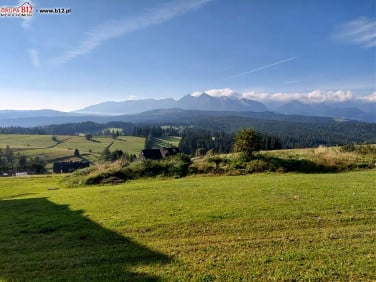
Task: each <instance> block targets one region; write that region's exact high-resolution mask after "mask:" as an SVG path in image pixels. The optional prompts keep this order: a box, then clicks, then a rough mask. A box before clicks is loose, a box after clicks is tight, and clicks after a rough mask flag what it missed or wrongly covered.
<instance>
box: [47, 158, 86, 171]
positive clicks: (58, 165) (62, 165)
mask: <svg viewBox="0 0 376 282" xmlns="http://www.w3.org/2000/svg"><path fill="white" fill-rule="evenodd" d="M89 165H90V164H89V162H83V161H79V162H73V161H70V162H55V163H54V166H53V171H54V173H69V172H73V171H75V170H77V169H80V168H85V167H89Z"/></svg>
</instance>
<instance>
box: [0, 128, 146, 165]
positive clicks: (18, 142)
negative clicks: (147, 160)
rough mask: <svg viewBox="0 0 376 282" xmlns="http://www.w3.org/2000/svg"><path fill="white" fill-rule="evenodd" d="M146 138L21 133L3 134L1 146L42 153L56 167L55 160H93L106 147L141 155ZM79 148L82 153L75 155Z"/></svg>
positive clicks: (19, 151) (16, 151)
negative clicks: (54, 137) (53, 136)
mask: <svg viewBox="0 0 376 282" xmlns="http://www.w3.org/2000/svg"><path fill="white" fill-rule="evenodd" d="M144 142H145V140H144V138H141V137H134V136H120V137H118V138H116V139H113V138H111V137H103V136H100V137H94V138H93V139H91V140H87V139H86V138H85V137H84V136H66V135H61V136H56V141H54V140H53V138H52V136H51V135H26V134H25V135H21V134H0V148H2V149H4V148H5V147H6V146H9V147H10V148H11V149H12V151H14V153H16V154H17V153H20V154H22V155H25V156H35V155H38V156H40V157H41V158H43V159H44V160H45V161H46V162H47V163H48V165H47V168H51V167H52V163H53V162H54V161H69V160H80V159H84V160H89V161H91V162H94V161H97V160H98V159H99V157H100V155H101V153H102V152H103V150H104V149H105V148H106V147H109V149H110V150H111V151H114V150H116V149H119V150H123V151H125V152H127V153H129V154H136V155H138V154H139V153H140V151H141V150H142V149H143V148H144ZM75 149H78V150H79V152H80V157H78V158H77V157H75V156H74V150H75Z"/></svg>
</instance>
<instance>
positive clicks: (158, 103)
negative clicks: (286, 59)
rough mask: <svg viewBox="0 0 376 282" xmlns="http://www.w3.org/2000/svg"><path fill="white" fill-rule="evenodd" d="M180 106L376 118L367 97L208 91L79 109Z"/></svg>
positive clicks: (138, 109) (91, 111) (116, 111)
mask: <svg viewBox="0 0 376 282" xmlns="http://www.w3.org/2000/svg"><path fill="white" fill-rule="evenodd" d="M171 108H178V109H183V110H201V111H238V112H243V111H252V112H265V111H272V112H276V113H282V114H287V115H303V116H320V117H333V118H340V119H351V120H360V121H366V122H376V103H375V102H369V101H365V100H356V99H354V100H351V101H346V102H320V103H303V102H300V101H297V100H293V101H289V102H273V103H269V104H264V103H261V102H258V101H254V100H250V99H245V98H241V97H237V96H219V97H217V96H211V95H209V94H207V93H202V94H201V95H197V96H192V95H186V96H184V97H182V98H181V99H179V100H174V99H171V98H169V99H144V100H128V101H123V102H104V103H100V104H96V105H92V106H89V107H86V108H83V109H81V110H79V111H77V112H78V113H84V114H100V115H113V114H117V115H121V114H136V113H140V112H144V111H149V110H154V109H171Z"/></svg>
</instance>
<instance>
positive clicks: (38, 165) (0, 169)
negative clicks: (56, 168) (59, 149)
mask: <svg viewBox="0 0 376 282" xmlns="http://www.w3.org/2000/svg"><path fill="white" fill-rule="evenodd" d="M45 166H46V162H45V161H44V160H43V159H42V158H40V157H39V156H37V155H36V156H33V157H25V156H23V155H20V154H14V153H13V151H12V150H11V148H9V146H7V147H6V148H5V149H4V150H3V149H1V148H0V173H1V174H4V173H6V174H8V173H9V172H12V173H14V172H18V171H27V172H29V173H44V172H45V171H46V170H45Z"/></svg>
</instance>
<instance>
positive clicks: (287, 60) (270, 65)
mask: <svg viewBox="0 0 376 282" xmlns="http://www.w3.org/2000/svg"><path fill="white" fill-rule="evenodd" d="M297 58H298V57H290V58H287V59H284V60H282V61H278V62H275V63H272V64H269V65H265V66H262V67H258V68H255V69H252V70H249V71H245V72H241V73H238V74H234V75H231V76H230V77H229V78H234V77H239V76H243V75H247V74H250V73H254V72H258V71H261V70H265V69H268V68H271V67H273V66H276V65H280V64H284V63H287V62H290V61H293V60H295V59H297Z"/></svg>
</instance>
